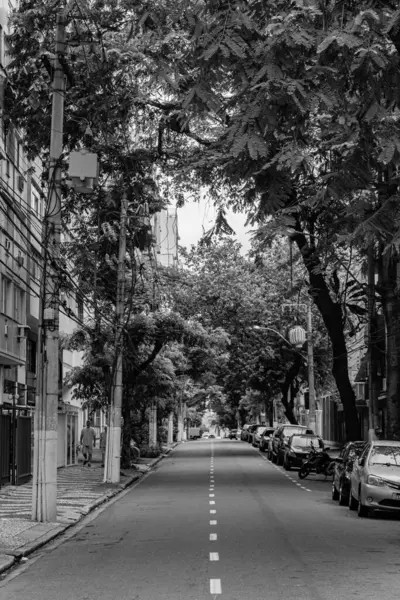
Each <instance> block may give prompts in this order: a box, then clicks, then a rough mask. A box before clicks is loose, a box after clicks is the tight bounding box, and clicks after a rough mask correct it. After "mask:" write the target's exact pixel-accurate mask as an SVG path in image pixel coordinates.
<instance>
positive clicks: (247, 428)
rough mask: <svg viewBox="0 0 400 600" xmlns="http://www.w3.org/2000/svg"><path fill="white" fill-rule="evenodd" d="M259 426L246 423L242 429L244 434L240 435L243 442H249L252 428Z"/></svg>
mask: <svg viewBox="0 0 400 600" xmlns="http://www.w3.org/2000/svg"><path fill="white" fill-rule="evenodd" d="M257 425H258V424H254V423H246V425H243V429H242V433H241V435H240V439H241V440H242V441H243V442H248V441H249V434H250V433H251V431H250V428H251V427H257Z"/></svg>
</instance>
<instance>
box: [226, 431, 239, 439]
mask: <svg viewBox="0 0 400 600" xmlns="http://www.w3.org/2000/svg"><path fill="white" fill-rule="evenodd" d="M236 434H237V429H231V430H230V432H229V435H228V438H229V439H230V440H236Z"/></svg>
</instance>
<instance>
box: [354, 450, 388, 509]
mask: <svg viewBox="0 0 400 600" xmlns="http://www.w3.org/2000/svg"><path fill="white" fill-rule="evenodd" d="M349 508H350V510H355V509H357V511H358V516H359V517H367V516H368V515H369V513H370V511H371V510H386V511H397V512H398V511H400V442H399V441H394V440H374V441H372V442H368V443H367V444H366V445H365V447H364V450H363V451H362V453H361V454H360V457H359V458H358V459H356V460H355V461H354V465H353V470H352V472H351V476H350V492H349Z"/></svg>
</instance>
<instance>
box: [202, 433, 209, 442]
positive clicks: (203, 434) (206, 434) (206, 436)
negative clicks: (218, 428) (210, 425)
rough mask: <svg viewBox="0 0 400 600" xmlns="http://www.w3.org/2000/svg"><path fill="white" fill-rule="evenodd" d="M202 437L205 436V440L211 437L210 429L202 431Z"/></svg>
mask: <svg viewBox="0 0 400 600" xmlns="http://www.w3.org/2000/svg"><path fill="white" fill-rule="evenodd" d="M201 437H202V438H203V440H208V438H209V437H210V432H209V431H204V432H203V433H202V435H201Z"/></svg>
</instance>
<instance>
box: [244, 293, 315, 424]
mask: <svg viewBox="0 0 400 600" xmlns="http://www.w3.org/2000/svg"><path fill="white" fill-rule="evenodd" d="M293 306H294V307H296V308H300V309H305V310H306V311H307V332H305V331H304V329H303V328H302V327H300V326H298V325H297V326H296V327H292V329H290V331H289V339H288V340H287V339H286V338H285V337H284V336H283V335H282V334H281V333H279V331H277V330H276V329H273V327H269V326H267V325H253V329H256V330H264V329H265V330H269V331H273V332H274V333H276V334H277V335H279V337H281V338H282V339H283V340H284V341H285V342H286V343H287V344H289V345H290V346H292V347H293V346H294V348H295V349H299V348H301V347H302V346H303V344H304V342H305V341H306V339H307V370H308V393H309V427H310V429H312V430H313V431H314V432H315V430H316V418H315V383H314V348H313V336H312V300H311V298H310V301H309V302H308V304H284V305H283V307H282V308H285V307H293ZM296 352H298V354H300V355H301V356H303V355H302V354H301V353H300V352H299V351H298V350H296Z"/></svg>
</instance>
